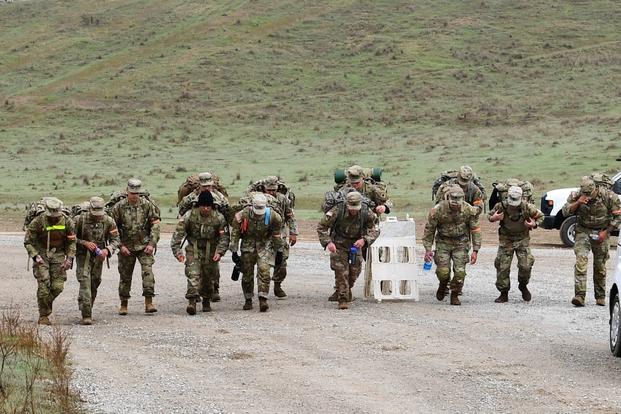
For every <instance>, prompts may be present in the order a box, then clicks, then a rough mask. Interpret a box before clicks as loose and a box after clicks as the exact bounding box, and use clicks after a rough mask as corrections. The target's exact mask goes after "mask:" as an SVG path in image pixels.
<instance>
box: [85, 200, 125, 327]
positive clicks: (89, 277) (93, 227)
mask: <svg viewBox="0 0 621 414" xmlns="http://www.w3.org/2000/svg"><path fill="white" fill-rule="evenodd" d="M99 200H101V203H100V204H98V207H97V209H91V211H89V212H84V213H82V214H80V215H79V216H77V217H76V219H75V225H76V234H77V236H78V241H77V244H78V246H77V255H76V262H77V270H76V277H77V279H78V282H79V283H80V292H79V294H78V307H79V309H80V311H81V312H82V318H90V317H91V315H92V307H93V303H94V302H95V298H96V297H97V288H98V287H99V285H100V284H101V272H102V269H103V260H99V259H98V257H97V256H96V254H95V253H94V252H91V251H89V250H88V249H87V248H86V247H85V244H86V242H93V243H95V244H96V245H97V247H98V248H99V249H102V250H103V249H107V250H108V256H107V257H110V256H111V255H113V254H114V252H116V250H117V249H118V248H119V246H120V245H121V240H120V239H119V231H118V229H117V227H116V223H115V222H114V220H113V219H112V217H110V216H108V215H107V214H105V212H104V209H103V200H102V199H99ZM99 200H98V201H99ZM98 211H101V214H100V213H99V212H98ZM93 212H95V213H94V214H93ZM97 215H98V216H99V217H101V218H99V217H97Z"/></svg>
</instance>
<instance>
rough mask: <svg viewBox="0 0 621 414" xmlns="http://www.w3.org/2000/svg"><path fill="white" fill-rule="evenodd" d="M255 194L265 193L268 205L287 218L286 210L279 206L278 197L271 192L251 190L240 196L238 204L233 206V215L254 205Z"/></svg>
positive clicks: (283, 217)
mask: <svg viewBox="0 0 621 414" xmlns="http://www.w3.org/2000/svg"><path fill="white" fill-rule="evenodd" d="M255 194H263V195H264V196H265V198H267V207H270V208H271V209H272V211H275V212H276V213H278V215H279V216H280V217H282V219H283V220H285V216H284V212H283V211H282V210H281V208H280V207H279V206H278V201H277V200H276V198H275V197H273V196H271V195H269V194H264V193H262V192H260V191H250V192H246V193H244V195H243V196H241V197H240V199H239V201H238V202H237V204H235V205H233V206H232V207H231V210H232V213H233V215H236V214H237V213H239V212H240V211H242V210H243V209H244V208H246V207H250V206H252V199H253V198H254V196H255Z"/></svg>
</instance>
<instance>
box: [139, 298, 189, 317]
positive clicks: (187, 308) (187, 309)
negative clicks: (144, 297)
mask: <svg viewBox="0 0 621 414" xmlns="http://www.w3.org/2000/svg"><path fill="white" fill-rule="evenodd" d="M185 311H186V312H187V313H188V315H196V298H192V299H188V306H187V307H186V308H185ZM146 312H148V311H146Z"/></svg>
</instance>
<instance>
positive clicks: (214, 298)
mask: <svg viewBox="0 0 621 414" xmlns="http://www.w3.org/2000/svg"><path fill="white" fill-rule="evenodd" d="M211 301H212V302H220V290H218V289H215V290H214V291H213V293H212V294H211Z"/></svg>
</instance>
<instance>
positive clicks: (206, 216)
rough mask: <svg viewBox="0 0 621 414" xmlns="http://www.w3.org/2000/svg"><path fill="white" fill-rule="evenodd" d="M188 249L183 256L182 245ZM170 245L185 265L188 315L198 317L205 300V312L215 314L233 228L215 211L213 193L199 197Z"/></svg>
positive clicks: (179, 224) (203, 193) (185, 215)
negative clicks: (215, 298)
mask: <svg viewBox="0 0 621 414" xmlns="http://www.w3.org/2000/svg"><path fill="white" fill-rule="evenodd" d="M186 239H187V241H188V246H187V247H186V248H185V252H186V254H185V255H184V254H183V250H182V249H181V248H182V244H183V242H184V241H185V240H186ZM170 245H171V247H172V251H173V255H174V256H175V257H176V258H177V260H178V261H179V262H180V263H183V262H185V276H186V278H187V279H188V289H187V292H186V294H185V297H186V299H188V306H187V308H186V311H187V312H188V314H189V315H196V301H197V299H198V298H199V296H200V297H202V298H203V312H211V305H210V303H209V302H210V300H211V299H212V298H213V293H214V281H215V279H216V276H217V275H218V274H219V272H218V267H219V265H218V264H219V262H220V259H221V258H222V256H224V254H225V253H226V250H227V249H228V247H229V227H228V224H227V222H226V219H225V218H224V216H223V215H222V214H221V213H220V212H218V211H217V210H216V209H215V208H214V197H213V195H212V194H211V192H209V191H204V192H202V193H200V195H199V196H198V200H197V202H196V207H193V208H192V209H191V210H190V211H188V212H186V213H185V214H184V215H183V216H182V217H181V218H180V219H179V222H178V223H177V228H176V229H175V233H174V234H173V236H172V239H171V242H170Z"/></svg>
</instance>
